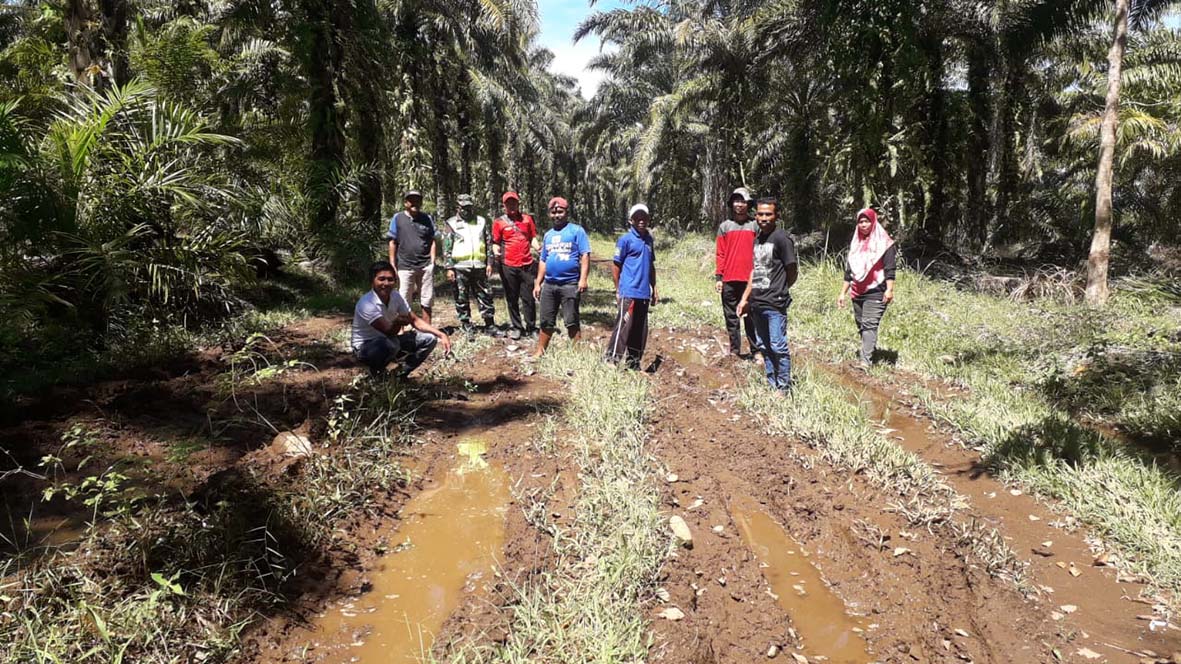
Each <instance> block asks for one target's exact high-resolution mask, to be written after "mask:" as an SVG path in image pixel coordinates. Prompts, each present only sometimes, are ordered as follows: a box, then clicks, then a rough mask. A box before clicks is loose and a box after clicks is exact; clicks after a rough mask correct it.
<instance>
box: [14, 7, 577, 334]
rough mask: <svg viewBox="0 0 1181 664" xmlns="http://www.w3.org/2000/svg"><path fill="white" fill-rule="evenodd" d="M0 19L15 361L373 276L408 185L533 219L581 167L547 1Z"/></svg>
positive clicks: (72, 11) (99, 12) (25, 13)
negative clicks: (496, 194)
mask: <svg viewBox="0 0 1181 664" xmlns="http://www.w3.org/2000/svg"><path fill="white" fill-rule="evenodd" d="M0 11H2V12H3V13H2V14H0V20H2V21H3V23H2V31H0V40H2V44H0V48H2V49H3V50H2V55H0V70H2V72H3V73H2V74H0V99H2V101H0V189H2V191H3V193H2V195H0V199H3V203H0V215H2V217H3V224H0V245H3V249H0V274H2V275H3V277H2V278H0V283H3V286H0V310H2V312H3V318H4V319H5V320H6V321H8V322H9V323H10V324H9V325H6V326H5V328H4V332H3V334H2V336H3V337H4V341H3V349H4V350H3V351H0V354H3V355H5V356H11V354H14V353H19V352H20V350H21V348H20V347H21V346H22V345H23V343H22V341H23V340H22V338H23V337H25V333H26V332H27V331H29V330H30V329H32V328H31V327H27V326H31V325H34V324H37V325H38V326H39V327H40V335H39V336H42V337H44V338H52V337H53V332H54V328H61V329H62V330H63V334H64V335H65V336H66V337H68V336H69V335H70V334H72V333H80V334H81V336H84V337H86V338H88V339H91V340H94V339H97V340H99V343H100V345H101V344H102V343H104V342H111V341H114V340H115V339H116V338H117V337H119V336H120V335H123V334H124V333H132V332H134V331H135V330H134V328H137V327H141V323H142V322H143V321H144V320H145V319H146V320H152V319H155V320H156V321H158V322H159V321H163V322H164V323H165V324H168V325H174V324H181V325H193V324H194V323H195V322H199V321H201V320H208V319H211V318H213V319H215V318H217V317H219V316H224V315H226V314H227V313H230V312H232V311H234V310H235V309H239V308H240V307H241V305H242V302H241V301H240V296H241V287H243V286H246V285H248V284H249V283H250V282H251V280H252V279H253V277H254V275H255V274H264V273H266V272H267V271H268V270H269V269H272V268H274V267H277V263H278V260H279V256H282V260H285V261H288V262H290V261H299V260H308V259H310V260H313V261H316V262H322V263H324V264H325V265H326V266H328V267H330V268H332V269H334V270H336V271H338V272H344V273H349V272H353V273H355V272H356V271H357V270H359V269H360V268H361V266H362V265H363V264H364V263H365V261H366V260H367V259H368V258H369V256H370V254H371V252H372V248H373V245H374V244H375V243H376V242H378V241H380V238H381V237H382V234H383V230H382V223H383V222H382V219H383V218H385V217H386V214H385V213H387V212H389V211H390V209H391V208H396V207H397V206H399V205H400V199H401V196H400V193H399V192H401V191H403V190H404V189H406V188H409V187H417V188H426V189H428V190H429V191H430V192H432V193H433V194H434V195H433V197H432V198H433V199H434V200H435V201H437V206H438V209H439V210H441V211H442V210H444V209H445V208H446V205H447V201H451V200H453V198H454V195H455V194H456V193H458V192H459V190H460V189H463V190H472V191H474V192H477V193H479V194H480V195H481V197H482V198H484V199H486V200H487V201H488V202H489V204H491V202H492V201H493V200H494V198H493V195H492V192H493V191H494V190H501V189H503V188H504V187H508V186H511V187H516V188H520V189H521V190H522V191H523V192H524V193H525V195H526V196H527V197H528V201H529V203H531V204H533V205H534V206H535V207H536V206H537V205H539V204H540V203H539V201H540V199H541V196H542V195H544V194H545V193H546V192H548V191H549V190H550V188H551V187H553V186H555V184H554V183H555V182H557V183H562V184H560V185H557V186H559V187H560V188H565V186H566V185H565V184H564V183H567V182H570V181H571V180H572V178H573V177H574V176H575V175H576V173H575V169H573V168H572V167H571V163H572V162H571V156H570V146H571V140H570V133H571V130H570V126H569V117H571V116H572V110H573V107H574V105H575V104H576V103H578V102H577V100H576V98H575V94H574V93H573V92H572V88H571V83H570V82H569V81H564V80H561V79H559V78H556V77H554V76H552V75H550V74H548V73H547V72H546V70H545V65H546V63H547V62H548V60H547V59H548V58H549V57H550V56H549V54H548V53H547V52H546V51H544V50H542V49H540V48H538V47H536V46H534V45H533V44H532V39H533V35H534V33H535V32H536V16H535V9H534V8H533V6H532V5H531V4H528V3H515V2H511V1H510V2H501V1H500V0H489V1H487V2H448V1H444V2H439V3H432V2H405V3H402V2H394V3H385V2H381V3H375V2H373V1H372V0H358V1H356V2H346V3H334V2H321V1H317V0H308V1H294V2H268V1H254V0H245V1H242V2H238V1H234V2H187V3H172V2H151V1H149V2H139V3H126V2H102V3H98V2H89V1H87V0H77V1H73V0H72V1H70V2H66V3H47V2H27V3H26V2H21V3H7V4H5V5H4V6H3V8H2V9H0ZM493 164H495V167H493V166H492V165H493ZM391 193H392V195H391ZM47 328H49V329H47ZM26 348H27V347H26Z"/></svg>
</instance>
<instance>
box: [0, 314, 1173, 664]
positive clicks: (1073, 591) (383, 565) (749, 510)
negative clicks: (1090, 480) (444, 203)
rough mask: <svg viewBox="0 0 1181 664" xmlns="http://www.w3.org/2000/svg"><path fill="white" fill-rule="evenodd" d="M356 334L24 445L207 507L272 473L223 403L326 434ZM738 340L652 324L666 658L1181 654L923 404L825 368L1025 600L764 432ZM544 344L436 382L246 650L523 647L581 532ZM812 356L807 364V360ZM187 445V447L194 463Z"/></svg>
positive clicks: (104, 396) (190, 377)
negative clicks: (401, 483)
mask: <svg viewBox="0 0 1181 664" xmlns="http://www.w3.org/2000/svg"><path fill="white" fill-rule="evenodd" d="M442 322H443V324H444V325H446V324H448V322H450V321H448V319H447V316H446V314H444V316H443V321H442ZM344 326H347V320H345V319H343V318H338V317H326V318H317V319H309V320H306V321H303V322H301V323H299V324H297V325H294V326H291V327H289V328H287V329H286V330H284V331H282V332H281V333H278V334H275V335H272V338H271V339H270V340H269V343H270V345H268V346H267V348H265V349H260V350H262V351H265V352H266V353H269V354H270V355H272V356H273V359H276V361H277V360H278V359H283V358H286V359H297V360H299V361H306V362H308V363H310V364H312V365H314V366H315V367H316V368H315V370H311V369H307V368H306V367H293V368H292V369H290V370H289V371H285V372H282V373H280V374H279V375H277V376H276V377H275V378H273V379H272V380H270V381H269V382H266V383H263V384H259V385H254V386H251V387H249V389H243V390H242V391H241V392H240V393H237V394H234V395H230V396H229V397H227V394H226V393H225V386H224V384H223V383H219V381H222V380H223V377H224V376H225V375H226V372H227V369H228V368H229V367H228V364H227V362H226V357H227V356H226V352H224V351H221V352H219V351H210V352H207V353H206V354H204V355H201V356H197V357H194V358H190V359H189V360H187V361H186V362H187V363H185V364H178V365H177V366H176V367H174V368H172V369H170V370H164V371H161V372H160V374H159V375H157V376H152V377H147V378H145V379H127V380H121V381H112V382H109V383H105V384H102V385H97V386H94V387H92V388H90V389H88V390H85V391H76V392H71V393H70V394H62V395H59V397H58V398H54V399H48V400H45V401H44V402H43V403H41V404H40V405H38V406H37V407H36V408H35V409H33V410H32V411H31V412H30V415H31V417H30V418H29V419H27V420H26V421H25V422H23V423H22V424H20V425H18V426H16V427H12V428H9V429H6V430H4V431H3V432H2V434H3V436H4V438H5V439H7V440H10V441H11V440H15V439H17V438H21V439H32V440H36V441H44V442H43V446H44V447H45V448H46V449H52V446H53V445H55V444H57V441H58V440H59V439H60V438H61V436H62V435H63V433H64V432H66V431H67V430H68V428H69V426H71V425H72V424H76V423H79V422H81V423H83V424H86V425H87V426H89V427H91V428H93V429H94V430H95V431H98V432H100V433H101V435H102V436H103V444H104V446H105V447H104V449H108V450H109V451H110V452H111V453H115V452H118V453H121V454H134V455H138V456H142V457H144V458H145V463H148V462H149V461H150V463H151V464H152V467H153V468H155V469H156V471H155V479H156V481H158V482H159V483H160V484H161V485H164V486H171V487H173V488H174V489H175V490H177V491H180V492H183V493H191V492H199V491H200V490H201V489H200V488H201V487H202V486H203V485H204V484H205V483H206V482H207V481H208V480H209V478H210V477H211V476H214V475H216V473H218V472H219V469H222V468H225V467H227V466H235V465H239V466H240V465H250V466H257V465H259V464H262V466H263V467H265V466H266V464H267V463H268V461H267V459H266V458H263V457H265V454H264V452H265V449H266V445H267V443H268V441H269V440H270V438H271V434H269V433H267V432H266V431H265V430H263V429H261V428H259V427H257V426H249V427H248V426H230V427H227V428H225V429H223V430H219V431H217V432H212V431H210V430H209V428H208V422H210V421H214V420H213V419H211V416H210V413H213V414H214V415H217V414H218V413H219V412H221V411H219V410H216V409H221V410H224V411H225V412H224V413H222V419H224V420H225V421H228V422H233V421H234V420H232V419H231V418H230V417H229V416H230V415H231V414H233V413H237V412H240V411H241V410H243V409H244V408H245V409H247V410H249V411H251V412H254V413H257V414H258V415H260V416H265V417H266V418H267V420H268V421H270V422H272V423H273V424H274V425H276V426H279V427H281V428H287V429H293V430H301V431H304V432H306V433H308V434H309V436H310V437H311V439H312V440H313V441H317V440H322V439H323V437H324V431H323V426H324V425H323V422H322V420H323V418H324V417H325V416H326V414H327V410H328V406H329V404H330V403H331V401H332V399H333V398H334V396H335V395H337V394H340V393H342V392H344V391H345V390H347V389H348V384H349V382H350V381H351V380H352V378H353V377H354V376H355V375H356V373H357V371H356V368H355V367H354V366H353V365H352V364H351V362H350V361H349V360H348V358H347V357H345V356H343V355H342V353H341V350H340V348H339V341H338V339H339V336H340V335H339V332H340V329H341V328H342V327H344ZM606 335H607V331H606V330H605V329H603V327H602V326H601V325H597V324H596V325H593V326H590V327H588V329H587V330H586V334H585V336H586V337H587V339H586V341H587V343H589V344H592V345H593V346H594V347H601V346H602V344H603V343H605V337H606ZM720 337H721V335H720V333H719V332H718V331H716V330H711V329H709V328H701V329H698V330H679V331H673V330H668V329H654V330H652V333H651V340H650V344H649V349H648V353H647V356H646V360H647V361H646V362H645V364H652V365H654V366H653V369H654V370H653V371H652V372H651V373H648V374H646V380H648V381H649V382H650V388H651V389H650V397H651V400H652V404H651V414H650V417H649V420H648V435H649V438H648V448H649V450H650V453H651V455H652V464H653V465H654V467H655V468H656V470H657V471H658V472H657V474H658V476H659V477H660V478H661V479H662V481H661V495H662V513H663V515H664V518H665V519H668V518H671V517H674V516H675V517H679V518H680V519H682V520H683V521H684V524H685V526H686V527H687V529H688V531H689V533H690V536H691V539H692V542H691V546H684V545H675V544H670V549H669V550H670V555H669V556H668V558H667V559H666V561H665V564H664V567H663V570H662V572H661V574H660V578H659V581H658V583H656V584H655V585H654V586H653V587H651V588H647V589H643V592H642V595H643V596H644V597H646V598H647V599H646V600H645V605H644V610H645V612H646V615H648V616H649V617H650V619H651V623H650V629H651V648H650V650H649V657H648V660H649V661H653V662H670V663H676V664H680V663H695V662H700V663H707V662H717V663H731V662H733V663H745V662H756V661H767V660H768V659H771V660H773V661H792V662H798V661H804V659H801V658H806V659H807V661H810V662H825V661H827V662H875V661H876V662H964V661H972V662H996V663H1001V662H1058V661H1067V662H1090V661H1110V662H1137V663H1140V662H1164V661H1169V660H1170V659H1171V658H1172V657H1173V654H1174V653H1175V652H1178V651H1181V631H1178V630H1177V629H1176V628H1175V627H1172V626H1168V625H1165V624H1164V623H1162V622H1161V621H1160V620H1156V621H1154V620H1151V619H1150V618H1158V619H1160V618H1167V615H1165V614H1164V613H1163V612H1162V611H1161V610H1160V608H1161V607H1154V606H1153V605H1152V602H1151V601H1148V600H1144V599H1142V598H1141V595H1142V594H1143V593H1142V591H1143V590H1144V586H1143V585H1141V584H1140V583H1139V582H1138V581H1137V580H1136V579H1132V578H1128V577H1125V576H1123V575H1122V574H1121V573H1120V572H1119V571H1118V569H1117V568H1116V566H1114V565H1110V564H1106V563H1107V562H1108V561H1107V559H1105V558H1103V557H1102V556H1098V557H1097V555H1096V552H1094V551H1092V550H1091V547H1090V545H1089V543H1088V541H1087V538H1086V532H1085V531H1084V530H1082V529H1078V528H1075V524H1074V523H1073V520H1071V519H1070V518H1068V517H1064V516H1062V515H1060V514H1056V513H1055V512H1053V511H1052V510H1051V509H1050V508H1047V507H1046V506H1045V505H1043V504H1042V503H1040V502H1039V501H1037V500H1035V499H1034V498H1032V497H1030V496H1028V495H1024V494H1022V493H1020V492H1018V491H1015V490H1013V489H1011V488H1010V487H1007V486H1005V485H1003V484H1002V483H1000V482H998V481H997V480H996V479H995V478H993V477H991V476H990V475H989V474H988V473H987V472H986V471H985V469H984V468H983V467H982V465H981V463H980V459H979V457H978V455H976V454H975V453H974V452H971V451H969V450H965V449H964V448H963V447H962V446H960V445H958V444H957V443H956V442H955V440H954V439H953V438H952V437H951V436H950V435H949V434H947V433H946V432H944V431H941V430H939V428H938V427H936V426H934V425H933V424H932V422H931V421H930V420H929V419H927V418H924V417H923V414H922V412H921V410H919V409H918V408H917V407H915V406H913V405H912V404H911V403H910V402H909V401H908V400H907V399H906V398H905V396H904V395H899V394H898V393H897V391H896V390H893V391H892V390H891V388H889V387H888V386H885V385H884V384H881V383H879V382H876V381H875V380H874V379H872V378H870V377H867V376H865V375H863V374H860V373H852V372H850V371H848V370H847V369H845V368H842V367H835V366H825V365H821V364H814V365H813V366H814V367H816V368H817V369H818V370H821V371H824V372H826V375H827V376H829V377H832V378H834V379H835V380H837V381H838V382H840V383H841V384H842V385H844V386H845V387H847V388H849V389H850V391H851V394H852V395H853V396H851V398H850V401H849V408H860V409H864V410H865V411H866V412H867V413H869V415H870V417H871V418H872V419H873V420H874V421H876V422H878V423H879V427H880V430H881V431H882V433H883V435H885V436H887V437H889V438H890V439H891V440H894V441H896V442H897V443H898V444H899V445H901V446H902V447H903V448H905V449H906V450H909V451H911V452H914V453H916V454H918V455H919V456H920V457H921V458H922V459H923V460H924V461H925V462H926V463H928V464H930V465H931V466H933V467H934V468H936V469H937V470H938V471H939V473H940V474H941V475H942V476H943V477H944V478H945V479H946V480H947V482H948V483H950V484H951V486H952V487H953V488H954V489H955V491H956V492H957V493H959V494H960V495H961V496H963V497H964V499H965V501H966V506H965V507H964V508H963V509H962V510H961V511H960V513H959V514H958V516H957V517H956V518H958V519H960V520H962V521H964V522H965V523H967V524H969V525H973V526H977V527H979V526H983V527H987V528H995V529H996V530H997V531H998V532H999V533H1000V534H1001V535H1002V536H1003V538H1004V540H1005V542H1006V543H1007V544H1008V546H1009V547H1010V548H1011V549H1012V550H1013V551H1015V552H1016V554H1017V556H1018V557H1019V558H1020V559H1021V560H1022V561H1024V563H1025V564H1026V574H1025V578H1024V580H1023V581H1022V584H1021V585H1020V586H1018V585H1017V584H1015V583H1014V582H1013V581H1012V580H1009V579H1003V578H994V577H991V576H989V574H988V573H987V572H986V571H985V566H984V565H983V564H982V563H981V561H980V560H978V559H977V558H976V557H975V554H974V553H973V550H972V549H973V547H972V542H970V541H966V540H963V539H957V538H956V537H952V536H950V535H949V531H948V530H947V529H940V528H933V529H925V528H921V527H919V528H916V527H914V526H913V525H911V524H910V523H908V521H907V519H906V518H905V517H904V516H902V514H900V513H899V512H898V511H897V510H895V509H893V507H892V504H893V503H894V502H896V500H897V496H896V495H891V494H890V492H889V491H884V490H883V488H882V487H881V486H875V485H874V484H873V483H872V482H871V481H870V479H869V478H867V477H866V476H864V475H862V474H857V473H850V472H848V471H844V470H837V469H835V468H833V467H832V466H830V465H829V464H828V462H826V461H825V460H824V459H822V458H821V455H820V454H819V453H818V452H817V451H816V450H815V449H813V448H811V447H810V446H809V445H807V444H804V443H802V442H800V441H797V440H794V439H792V438H789V437H783V436H769V435H766V434H764V433H763V431H762V427H761V426H760V424H759V423H758V422H756V421H754V419H753V417H752V415H750V413H748V412H747V411H745V410H744V409H743V407H742V404H741V403H740V400H739V393H740V390H741V389H742V388H743V386H744V385H745V384H746V381H747V380H748V379H749V367H747V366H744V365H742V364H740V363H737V362H734V361H731V360H729V359H725V360H723V359H719V358H718V356H717V355H718V349H719V348H721V347H722V345H721V343H719V341H720ZM564 343H566V341H565V339H564V338H560V337H559V338H558V339H556V340H555V344H564ZM531 350H532V342H530V341H510V340H508V339H497V340H482V341H480V342H479V344H478V348H477V349H476V350H475V351H474V352H473V353H472V354H471V356H470V357H468V358H467V359H465V360H464V362H463V363H462V365H461V366H455V367H452V368H451V370H450V372H451V373H450V376H449V377H447V378H445V379H442V378H440V377H438V376H435V377H432V378H423V379H421V380H420V381H419V382H418V383H417V386H416V387H415V388H414V389H415V392H414V398H415V399H417V400H418V402H419V405H418V407H417V410H416V413H415V422H416V424H415V427H416V428H415V431H414V437H415V440H416V442H415V444H413V445H411V446H410V447H408V448H407V449H406V450H405V452H404V456H403V458H401V459H399V461H400V462H401V463H402V464H403V465H404V466H405V467H406V468H407V469H408V470H409V471H410V473H411V477H412V479H411V481H410V482H409V484H407V485H406V486H405V487H404V488H403V489H402V490H400V491H398V492H395V493H393V494H391V495H388V496H383V497H382V500H381V501H380V502H379V503H378V504H377V506H376V507H375V508H373V509H372V510H371V511H370V512H369V513H368V514H367V515H362V516H358V517H356V518H353V519H351V520H350V521H349V522H348V523H344V524H342V525H341V528H340V530H341V537H342V540H341V542H340V543H339V547H338V549H337V550H335V551H331V552H327V553H326V554H325V555H323V556H321V557H320V558H318V559H316V560H315V561H314V568H308V569H304V570H302V572H301V574H302V575H303V576H302V579H303V580H302V581H301V582H300V584H299V586H298V593H297V594H296V595H294V596H293V599H292V601H291V603H290V604H289V605H288V606H287V608H286V609H284V610H283V611H280V612H278V613H276V614H274V615H271V616H269V617H267V618H266V619H265V620H264V621H262V622H261V623H260V624H259V625H258V626H257V627H255V628H254V629H253V630H252V631H251V633H250V635H249V637H248V639H247V641H246V644H245V646H244V647H243V648H242V649H241V651H240V652H241V656H240V657H239V660H240V661H250V662H265V663H275V662H354V661H356V662H417V661H422V659H423V658H424V657H425V656H427V655H428V654H430V655H432V656H433V657H435V658H436V660H437V661H448V660H449V659H450V658H451V657H453V656H454V655H455V654H456V653H459V652H465V653H471V652H473V647H474V649H475V651H480V649H481V648H482V649H484V652H495V650H496V648H497V647H498V645H499V644H502V643H504V642H505V641H506V639H507V638H508V635H509V630H510V629H511V628H512V619H513V615H514V614H513V610H514V606H515V605H516V603H517V602H519V601H521V593H520V589H521V588H525V587H530V586H535V585H538V584H541V585H544V584H545V583H546V582H547V581H546V580H547V574H548V573H550V572H552V570H553V569H554V567H555V564H556V555H557V554H556V553H555V548H554V546H553V539H552V538H553V536H554V533H555V532H556V531H557V528H555V527H554V525H555V524H557V525H559V526H560V525H562V524H565V523H569V522H570V521H571V519H573V518H574V517H575V509H574V505H575V501H576V498H577V496H578V494H579V486H580V482H581V479H582V478H580V476H579V474H578V467H577V464H576V463H575V462H574V460H573V459H572V457H571V451H570V450H569V449H568V446H567V445H566V443H565V442H564V441H568V440H569V439H570V432H569V431H565V430H564V429H563V414H562V408H563V405H564V404H565V399H566V395H565V394H564V389H565V387H564V386H563V384H561V383H558V382H555V381H553V380H550V379H546V378H543V377H542V376H541V375H539V374H538V373H536V372H535V371H534V370H533V367H532V365H530V364H529V363H528V362H527V361H526V356H527V355H528V353H529V352H530V351H531ZM796 359H797V361H802V362H809V361H810V358H809V354H808V352H807V349H806V348H797V349H796ZM949 398H954V395H949ZM235 399H237V400H238V402H235ZM218 404H220V405H218ZM211 407H215V409H214V410H210V409H211ZM178 433H179V434H183V436H181V437H182V438H183V439H185V440H188V441H190V445H189V446H190V447H191V449H189V448H182V449H178V448H177V442H176V440H177V438H178V436H177V434H178ZM30 449H35V448H30ZM278 472H284V473H286V472H289V471H287V470H285V469H279V470H278ZM71 516H72V515H70V514H68V513H56V512H54V511H52V510H48V511H47V512H46V513H45V514H44V515H43V517H42V518H43V520H42V521H39V522H37V523H34V524H32V527H33V528H43V527H45V525H44V524H46V523H51V524H59V522H62V523H65V525H63V526H60V528H59V532H58V533H57V536H62V537H67V536H69V534H70V532H71V531H70V528H71V525H70V523H71V521H70V519H71ZM669 539H670V542H673V538H672V535H671V532H670V535H669ZM1173 622H1174V623H1175V622H1176V621H1175V619H1174V620H1173Z"/></svg>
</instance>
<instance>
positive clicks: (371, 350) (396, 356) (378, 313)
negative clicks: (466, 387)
mask: <svg viewBox="0 0 1181 664" xmlns="http://www.w3.org/2000/svg"><path fill="white" fill-rule="evenodd" d="M369 281H370V283H371V286H372V288H371V289H370V290H369V292H368V293H365V294H364V295H362V296H361V299H360V300H357V306H356V307H355V308H354V309H353V331H352V347H353V353H354V354H355V355H356V356H357V359H358V360H359V361H360V362H361V363H362V364H364V365H366V366H368V367H369V372H370V373H371V374H373V375H375V376H380V375H382V374H384V373H385V371H386V365H388V364H389V363H390V361H396V362H399V363H401V367H400V369H399V370H398V373H397V376H398V377H399V378H405V377H406V376H407V375H408V374H409V373H410V372H411V371H414V370H415V369H416V368H417V367H418V365H420V364H422V363H423V361H425V360H426V358H427V356H428V355H430V354H431V351H432V350H434V349H435V345H436V344H442V346H443V353H445V354H446V353H450V352H451V339H450V338H448V337H447V335H446V334H444V333H443V332H442V331H441V330H438V329H436V328H435V327H432V326H431V324H430V323H428V322H427V321H426V319H425V318H419V317H418V316H416V315H415V314H414V312H412V311H410V306H409V305H408V304H406V299H405V298H403V297H402V294H401V293H398V292H397V291H395V290H394V284H395V283H396V282H397V273H396V272H395V271H394V266H392V265H390V264H389V263H387V262H386V261H378V262H376V263H374V264H373V265H372V266H371V267H370V268H369ZM407 325H409V326H410V327H411V328H412V329H410V330H408V331H406V332H402V328H404V327H405V326H407Z"/></svg>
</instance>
